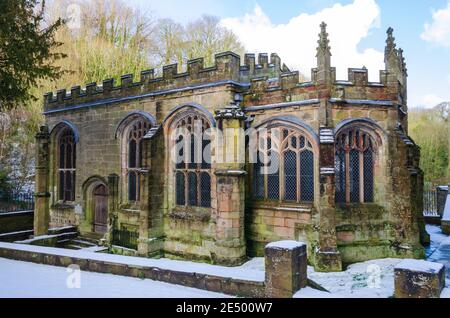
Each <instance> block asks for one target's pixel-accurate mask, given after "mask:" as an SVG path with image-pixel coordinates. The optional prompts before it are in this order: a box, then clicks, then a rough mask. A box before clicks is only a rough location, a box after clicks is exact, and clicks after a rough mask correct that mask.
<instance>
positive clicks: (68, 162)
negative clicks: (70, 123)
mask: <svg viewBox="0 0 450 318" xmlns="http://www.w3.org/2000/svg"><path fill="white" fill-rule="evenodd" d="M58 148H59V151H58V154H59V158H58V159H59V160H58V197H59V200H61V201H75V171H76V145H75V135H74V133H73V131H72V130H71V129H70V128H64V130H63V131H62V132H61V134H60V135H59V138H58Z"/></svg>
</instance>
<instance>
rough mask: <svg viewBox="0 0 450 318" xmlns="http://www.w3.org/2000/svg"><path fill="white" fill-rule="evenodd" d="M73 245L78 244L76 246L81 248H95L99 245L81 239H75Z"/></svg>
mask: <svg viewBox="0 0 450 318" xmlns="http://www.w3.org/2000/svg"><path fill="white" fill-rule="evenodd" d="M72 243H74V244H76V245H79V246H81V247H83V248H84V247H93V246H97V244H96V243H93V242H91V241H87V240H84V239H81V238H77V239H74V240H72Z"/></svg>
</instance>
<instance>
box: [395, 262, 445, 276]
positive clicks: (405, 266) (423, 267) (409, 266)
mask: <svg viewBox="0 0 450 318" xmlns="http://www.w3.org/2000/svg"><path fill="white" fill-rule="evenodd" d="M443 267H444V265H442V264H440V263H433V262H427V261H422V260H415V259H406V260H404V261H402V262H400V263H399V264H397V266H395V269H396V270H410V271H414V272H423V273H430V274H435V273H439V271H441V270H442V268H443Z"/></svg>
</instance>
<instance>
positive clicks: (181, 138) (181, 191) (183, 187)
mask: <svg viewBox="0 0 450 318" xmlns="http://www.w3.org/2000/svg"><path fill="white" fill-rule="evenodd" d="M209 128H210V125H209V122H208V121H207V120H206V118H204V117H203V116H201V115H198V114H195V113H189V114H188V115H186V116H184V117H182V118H181V119H179V120H178V121H177V122H176V126H175V132H176V134H177V138H176V141H175V142H176V145H175V158H176V162H175V195H176V199H175V201H176V204H177V205H179V206H199V207H205V208H209V207H211V171H210V170H211V156H210V151H209V150H208V149H209V146H210V143H211V141H210V138H209V137H208V129H209Z"/></svg>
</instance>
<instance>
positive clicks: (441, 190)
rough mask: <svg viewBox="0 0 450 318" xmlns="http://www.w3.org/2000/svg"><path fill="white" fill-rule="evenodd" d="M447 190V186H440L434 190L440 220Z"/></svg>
mask: <svg viewBox="0 0 450 318" xmlns="http://www.w3.org/2000/svg"><path fill="white" fill-rule="evenodd" d="M449 190H450V189H449V188H448V187H447V186H440V187H437V188H436V195H437V213H438V214H439V216H440V217H441V218H442V217H443V216H444V208H445V202H446V201H447V195H448V194H449Z"/></svg>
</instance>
